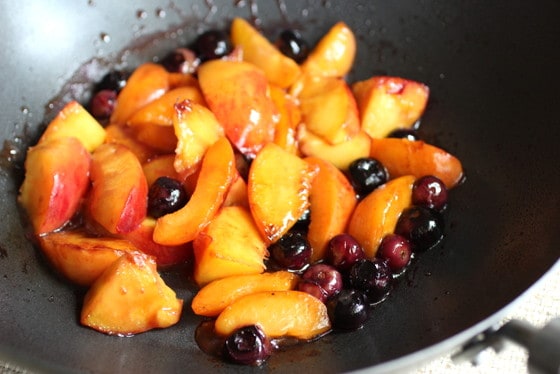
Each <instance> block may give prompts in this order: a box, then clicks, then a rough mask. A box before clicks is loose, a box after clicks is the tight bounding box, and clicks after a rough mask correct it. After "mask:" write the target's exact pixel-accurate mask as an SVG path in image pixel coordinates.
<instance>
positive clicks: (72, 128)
mask: <svg viewBox="0 0 560 374" xmlns="http://www.w3.org/2000/svg"><path fill="white" fill-rule="evenodd" d="M64 137H74V138H77V139H78V140H79V141H81V142H82V144H83V145H84V147H85V148H86V149H87V150H88V151H89V152H92V151H93V150H94V149H95V148H97V147H98V146H99V145H101V143H103V141H104V140H105V129H104V128H103V126H101V125H100V124H99V122H97V120H96V119H95V118H93V116H92V115H91V114H89V112H88V111H87V110H86V109H85V108H84V107H83V106H82V105H81V104H80V103H78V102H77V101H70V102H69V103H68V104H66V105H65V106H64V108H62V110H61V111H60V112H58V114H57V115H56V117H54V119H53V120H52V121H51V122H50V123H49V124H48V125H47V128H46V129H45V132H44V133H43V135H41V138H40V139H39V143H42V142H46V141H48V140H51V139H54V138H64Z"/></svg>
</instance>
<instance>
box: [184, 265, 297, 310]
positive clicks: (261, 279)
mask: <svg viewBox="0 0 560 374" xmlns="http://www.w3.org/2000/svg"><path fill="white" fill-rule="evenodd" d="M298 281H299V277H298V275H297V274H295V273H292V272H289V271H282V270H281V271H276V272H273V273H261V274H249V275H233V276H231V277H226V278H222V279H218V280H215V281H213V282H210V283H208V284H207V285H206V286H204V287H202V288H201V289H200V291H198V293H197V294H196V295H195V297H194V298H193V300H192V304H191V307H192V310H193V311H194V313H195V314H198V315H201V316H206V317H216V316H217V315H218V314H220V313H221V312H222V311H223V310H224V309H225V308H226V307H227V306H228V305H230V304H231V303H233V302H234V301H235V300H237V299H239V298H240V297H242V296H245V295H249V294H252V293H256V292H262V291H287V290H293V289H294V288H295V287H296V286H297V284H298Z"/></svg>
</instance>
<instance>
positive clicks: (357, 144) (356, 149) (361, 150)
mask: <svg viewBox="0 0 560 374" xmlns="http://www.w3.org/2000/svg"><path fill="white" fill-rule="evenodd" d="M297 138H298V144H299V149H300V151H301V153H302V154H303V155H304V156H315V157H319V158H322V159H324V160H327V161H329V162H330V163H332V164H333V165H334V166H336V167H337V168H339V169H341V170H346V169H348V165H350V163H351V162H352V161H354V160H356V159H358V158H360V157H368V156H369V153H370V147H371V138H370V137H369V135H368V134H366V133H365V132H363V131H360V132H358V133H357V134H356V135H355V136H353V137H351V138H350V139H349V140H347V141H345V142H342V143H339V144H330V143H328V142H327V141H326V140H323V139H322V138H321V137H320V136H318V135H315V134H314V133H312V132H311V131H309V130H307V129H306V128H305V126H299V127H298V132H297Z"/></svg>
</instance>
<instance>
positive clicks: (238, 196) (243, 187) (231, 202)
mask: <svg viewBox="0 0 560 374" xmlns="http://www.w3.org/2000/svg"><path fill="white" fill-rule="evenodd" d="M223 206H241V207H244V208H246V209H249V196H248V193H247V183H246V182H245V180H244V179H243V178H242V177H241V175H240V174H239V172H237V173H236V175H235V177H234V178H233V182H231V187H230V188H229V191H228V192H227V195H226V197H225V199H224V205H223Z"/></svg>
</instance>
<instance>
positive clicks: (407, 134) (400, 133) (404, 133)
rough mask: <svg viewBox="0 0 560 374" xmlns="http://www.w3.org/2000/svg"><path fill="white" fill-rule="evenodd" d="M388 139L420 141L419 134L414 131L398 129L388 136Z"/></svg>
mask: <svg viewBox="0 0 560 374" xmlns="http://www.w3.org/2000/svg"><path fill="white" fill-rule="evenodd" d="M387 137H388V138H399V139H407V140H410V141H415V140H419V139H420V137H419V136H418V132H416V130H414V129H396V130H393V131H391V132H390V133H389V135H387Z"/></svg>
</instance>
